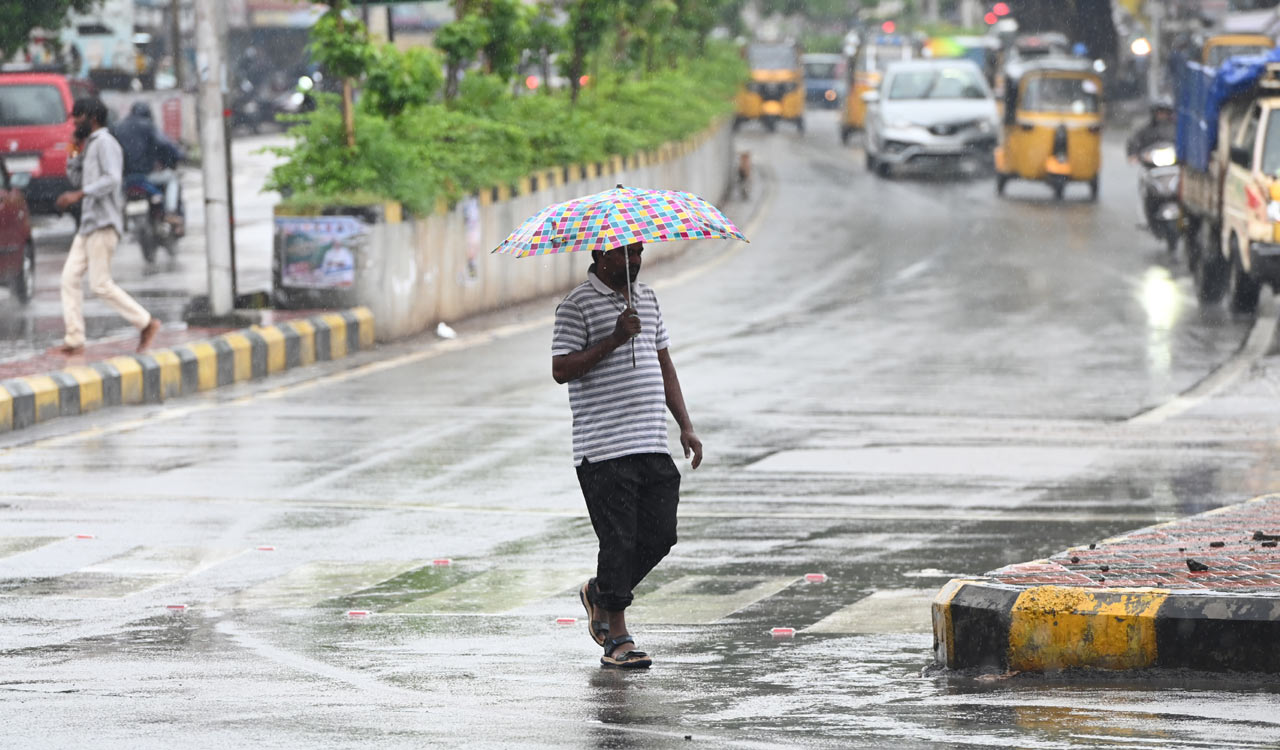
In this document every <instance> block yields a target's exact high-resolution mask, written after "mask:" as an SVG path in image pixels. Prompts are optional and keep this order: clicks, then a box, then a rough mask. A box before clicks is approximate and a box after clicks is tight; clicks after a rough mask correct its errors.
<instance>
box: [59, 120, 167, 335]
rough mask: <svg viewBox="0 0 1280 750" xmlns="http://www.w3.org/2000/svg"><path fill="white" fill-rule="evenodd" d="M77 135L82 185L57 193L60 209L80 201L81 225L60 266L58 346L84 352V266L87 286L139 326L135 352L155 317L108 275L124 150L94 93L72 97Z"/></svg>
mask: <svg viewBox="0 0 1280 750" xmlns="http://www.w3.org/2000/svg"><path fill="white" fill-rule="evenodd" d="M71 117H72V120H73V121H74V122H75V127H76V131H75V134H76V137H77V138H79V139H83V141H84V144H85V145H84V152H83V157H82V163H81V186H80V188H79V189H77V190H69V191H67V192H65V193H63V194H62V195H60V196H58V200H57V205H58V208H59V209H60V210H64V211H65V210H67V209H69V208H71V207H72V206H75V205H76V204H80V226H79V228H78V229H77V230H76V236H75V239H74V240H72V242H71V253H70V254H69V255H68V256H67V261H66V263H65V264H64V265H63V267H62V319H63V322H64V324H65V325H66V334H65V336H64V337H63V343H62V348H61V349H60V351H61V352H62V353H63V354H66V355H76V354H82V353H83V352H84V344H85V339H84V289H83V281H84V275H85V271H86V270H87V271H88V273H89V288H90V289H92V290H93V293H94V294H96V295H97V296H99V297H101V298H102V299H103V300H104V301H105V302H106V303H107V304H108V305H110V306H111V307H112V308H113V309H115V311H116V312H118V313H120V315H121V316H122V317H124V319H125V320H127V321H129V323H130V324H132V325H133V326H134V327H135V328H137V329H138V331H139V337H138V351H140V352H141V351H144V350H146V348H147V347H149V346H150V345H151V342H152V341H153V340H154V339H155V337H156V334H157V333H158V332H159V331H160V321H158V320H156V319H155V317H154V316H152V315H151V313H149V312H147V311H146V309H144V308H143V307H142V305H139V304H138V303H137V301H135V300H134V299H133V297H130V296H129V295H128V293H126V292H125V291H124V290H123V289H121V288H120V287H119V286H117V285H116V283H115V281H113V280H112V279H111V255H112V253H113V252H115V249H116V244H117V243H119V241H120V236H121V235H122V234H123V233H124V154H123V152H122V151H121V149H120V144H119V143H117V142H116V139H115V138H113V137H112V135H111V133H109V132H107V128H106V125H107V107H106V105H104V104H103V103H102V101H101V100H100V99H97V98H83V99H78V100H76V103H75V105H74V106H73V107H72V110H71Z"/></svg>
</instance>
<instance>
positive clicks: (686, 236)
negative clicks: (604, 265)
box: [493, 185, 747, 258]
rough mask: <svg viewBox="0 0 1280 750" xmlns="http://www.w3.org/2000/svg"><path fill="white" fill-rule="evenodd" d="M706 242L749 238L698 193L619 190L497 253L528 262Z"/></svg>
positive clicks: (581, 201)
mask: <svg viewBox="0 0 1280 750" xmlns="http://www.w3.org/2000/svg"><path fill="white" fill-rule="evenodd" d="M706 239H725V240H744V241H745V240H746V239H747V238H746V237H745V236H743V234H742V232H740V231H739V230H738V228H737V227H735V226H734V225H733V222H732V221H729V220H728V219H727V218H725V215H724V214H722V213H720V210H719V209H718V208H716V207H715V206H713V205H711V204H710V203H708V202H707V201H705V200H703V199H702V198H699V197H698V196H696V195H694V194H693V193H685V192H681V191H679V190H644V189H641V188H631V187H623V186H622V185H619V186H618V187H616V188H614V189H613V190H606V191H604V192H602V193H596V194H594V195H588V196H585V197H583V198H575V199H574V200H571V201H566V202H564V203H557V204H555V205H553V206H548V207H546V208H544V209H542V210H541V211H539V212H538V213H536V214H534V215H533V216H531V217H529V218H528V219H526V220H525V221H524V223H523V224H521V225H520V226H519V227H518V228H517V229H516V231H514V232H512V233H511V236H509V237H507V238H506V239H505V240H503V241H502V244H501V245H498V247H497V249H495V250H494V251H493V252H495V253H499V254H504V255H514V256H516V257H517V258H527V257H529V256H533V255H551V254H553V253H576V252H580V251H583V250H588V251H590V250H611V249H613V248H615V247H623V246H625V245H630V244H631V243H633V242H666V241H668V240H706Z"/></svg>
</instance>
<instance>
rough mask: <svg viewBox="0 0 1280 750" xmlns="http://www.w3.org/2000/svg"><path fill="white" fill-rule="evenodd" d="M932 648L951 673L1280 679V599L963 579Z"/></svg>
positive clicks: (954, 584) (947, 594) (944, 595)
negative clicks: (1093, 672) (1186, 672)
mask: <svg viewBox="0 0 1280 750" xmlns="http://www.w3.org/2000/svg"><path fill="white" fill-rule="evenodd" d="M933 642H934V653H935V656H936V658H937V660H938V663H939V664H943V665H945V666H946V667H947V668H949V669H980V670H991V669H994V670H999V671H1014V672H1050V671H1057V670H1063V669H1110V670H1126V669H1147V668H1154V667H1158V668H1173V669H1177V668H1184V669H1196V670H1204V671H1213V672H1224V671H1242V672H1280V596H1263V595H1257V594H1230V593H1218V594H1215V593H1202V592H1191V591H1170V590H1166V589H1153V588H1101V587H1099V588H1093V587H1080V586H1052V585H1050V586H1014V585H1009V584H1001V583H996V582H993V581H989V580H963V579H958V580H953V581H951V582H950V583H948V584H947V585H946V586H944V587H943V588H942V590H941V591H939V592H938V595H937V597H935V599H934V601H933Z"/></svg>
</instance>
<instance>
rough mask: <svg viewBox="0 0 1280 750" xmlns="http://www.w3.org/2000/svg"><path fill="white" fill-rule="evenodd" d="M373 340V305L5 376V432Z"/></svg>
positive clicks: (0, 426) (248, 375) (348, 350)
mask: <svg viewBox="0 0 1280 750" xmlns="http://www.w3.org/2000/svg"><path fill="white" fill-rule="evenodd" d="M373 345H374V318H373V313H372V312H370V311H369V309H368V308H364V307H359V308H355V309H353V310H345V311H342V312H333V313H326V314H323V315H317V316H314V317H311V318H305V319H299V320H291V321H288V322H286V323H280V324H277V325H271V326H252V327H250V328H245V329H242V330H239V331H232V332H230V333H225V334H222V335H220V336H215V337H213V338H210V339H206V340H203V341H193V342H190V343H187V344H182V345H180V346H174V347H171V348H168V349H157V350H155V351H152V352H148V353H146V354H133V355H127V356H119V357H112V358H110V359H107V360H104V361H102V362H93V363H90V364H87V365H84V366H79V367H68V368H66V369H64V370H58V371H56V372H51V373H47V374H44V375H28V376H26V377H20V378H12V379H10V380H5V381H0V432H8V431H10V430H18V429H22V428H24V427H30V426H31V425H34V424H37V423H39V422H47V421H48V420H50V419H56V418H57V417H68V416H73V415H76V414H85V413H87V412H91V411H95V410H97V409H101V408H103V407H105V406H118V405H122V404H148V403H159V402H161V401H164V400H165V399H168V398H172V397H175V396H181V395H184V394H188V393H197V392H200V391H208V390H212V389H214V388H219V387H221V386H225V385H231V384H233V383H241V382H244V381H247V380H256V379H259V378H264V377H266V376H267V375H270V374H273V373H276V372H282V371H284V370H287V369H290V368H293V367H300V366H302V365H308V364H311V363H313V362H317V361H326V360H332V359H341V358H343V357H346V356H348V355H350V354H353V353H355V352H357V351H360V350H361V349H370V348H372V347H373Z"/></svg>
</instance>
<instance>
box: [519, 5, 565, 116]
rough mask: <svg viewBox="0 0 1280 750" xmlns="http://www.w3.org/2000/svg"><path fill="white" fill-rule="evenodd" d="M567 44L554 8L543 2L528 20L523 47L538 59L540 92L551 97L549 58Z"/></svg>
mask: <svg viewBox="0 0 1280 750" xmlns="http://www.w3.org/2000/svg"><path fill="white" fill-rule="evenodd" d="M566 43H567V38H566V36H565V33H564V30H563V29H562V28H560V26H559V24H557V23H556V19H555V6H554V5H552V4H551V3H550V2H547V1H546V0H543V2H540V3H538V5H537V6H536V7H535V8H534V9H533V13H532V15H531V16H530V18H529V33H528V35H527V36H526V37H525V46H526V47H527V48H528V49H529V51H530V52H532V53H534V54H535V55H536V56H537V57H538V67H539V70H540V71H541V73H542V91H543V93H545V94H547V95H548V96H550V95H551V86H550V83H551V57H552V56H553V55H555V54H556V53H558V52H560V50H562V49H564V47H565V44H566Z"/></svg>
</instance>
